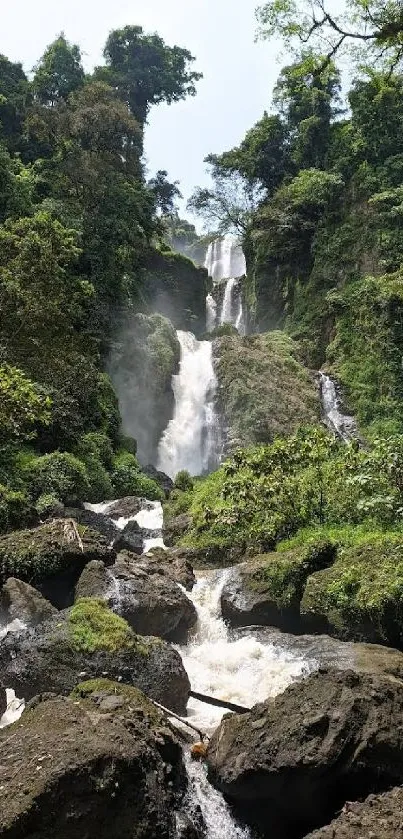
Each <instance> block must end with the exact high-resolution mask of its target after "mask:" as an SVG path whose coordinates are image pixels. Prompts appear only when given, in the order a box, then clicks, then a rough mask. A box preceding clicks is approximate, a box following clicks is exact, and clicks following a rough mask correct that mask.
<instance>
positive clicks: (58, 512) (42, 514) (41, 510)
mask: <svg viewBox="0 0 403 839" xmlns="http://www.w3.org/2000/svg"><path fill="white" fill-rule="evenodd" d="M35 509H36V511H37V513H38V515H39V518H40V519H41V521H45V519H49V518H59V517H60V516H62V515H63V512H64V507H63V504H62V503H61V501H59V499H58V498H57V497H56V495H52V494H49V495H41V496H40V497H39V498H38V500H37V502H36V504H35Z"/></svg>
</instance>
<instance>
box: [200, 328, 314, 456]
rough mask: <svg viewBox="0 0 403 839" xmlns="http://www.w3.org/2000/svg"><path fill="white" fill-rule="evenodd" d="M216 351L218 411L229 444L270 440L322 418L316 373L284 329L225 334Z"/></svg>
mask: <svg viewBox="0 0 403 839" xmlns="http://www.w3.org/2000/svg"><path fill="white" fill-rule="evenodd" d="M216 355H217V358H218V364H217V377H218V382H219V401H220V413H221V414H222V415H223V416H224V417H225V418H226V425H227V427H228V428H229V435H228V437H229V439H228V443H229V447H230V448H231V449H234V447H235V446H250V445H252V444H253V443H268V442H272V441H273V440H274V438H275V437H279V436H283V437H286V436H288V435H289V434H291V433H292V432H294V431H296V430H297V428H299V427H300V426H301V425H305V424H311V423H314V422H315V421H319V399H318V392H317V387H316V386H315V383H314V378H313V375H312V374H311V373H310V372H309V371H308V370H307V369H306V368H305V367H304V366H303V365H302V364H301V361H300V360H299V358H298V345H297V344H296V343H295V342H294V341H292V340H291V338H289V337H288V336H287V335H286V334H285V333H284V332H269V333H266V334H263V335H251V336H248V337H246V338H240V337H239V335H233V336H228V337H225V338H221V339H220V341H219V343H218V345H217V349H216Z"/></svg>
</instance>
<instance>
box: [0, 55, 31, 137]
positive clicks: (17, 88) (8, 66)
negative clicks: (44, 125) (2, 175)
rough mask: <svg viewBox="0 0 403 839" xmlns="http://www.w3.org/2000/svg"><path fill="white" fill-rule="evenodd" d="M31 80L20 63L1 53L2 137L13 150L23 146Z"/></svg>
mask: <svg viewBox="0 0 403 839" xmlns="http://www.w3.org/2000/svg"><path fill="white" fill-rule="evenodd" d="M29 98H30V94H29V82H28V79H27V77H26V75H25V73H24V71H23V69H22V65H21V64H19V63H13V62H12V61H9V60H8V58H6V56H5V55H0V137H1V139H3V141H4V142H5V143H6V144H7V147H8V148H9V149H10V150H11V151H16V150H18V149H19V148H20V146H21V140H22V137H21V135H22V123H23V119H24V115H25V109H26V106H27V104H28V102H29Z"/></svg>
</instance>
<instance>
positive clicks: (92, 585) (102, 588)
mask: <svg viewBox="0 0 403 839" xmlns="http://www.w3.org/2000/svg"><path fill="white" fill-rule="evenodd" d="M112 567H113V566H112ZM113 595H115V598H114V597H113ZM116 596H117V593H116V580H115V577H114V576H113V574H112V571H111V569H110V568H107V567H106V565H104V563H103V562H101V561H100V560H98V559H93V560H92V562H89V563H88V565H86V566H85V568H84V571H83V572H82V574H81V576H80V579H79V581H78V583H77V585H76V590H75V600H79V599H80V598H81V597H99V598H101V600H105V602H106V603H107V604H108V606H109V607H110V608H112V607H113V603H115V605H116Z"/></svg>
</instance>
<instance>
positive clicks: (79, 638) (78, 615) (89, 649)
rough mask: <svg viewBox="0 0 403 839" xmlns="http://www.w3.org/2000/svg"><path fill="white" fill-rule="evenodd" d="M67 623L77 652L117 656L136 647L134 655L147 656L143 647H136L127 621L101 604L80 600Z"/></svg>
mask: <svg viewBox="0 0 403 839" xmlns="http://www.w3.org/2000/svg"><path fill="white" fill-rule="evenodd" d="M69 623H70V631H71V640H72V644H73V647H74V649H75V650H77V652H82V653H94V652H96V651H97V650H106V651H108V652H117V650H122V649H131V648H132V647H136V650H137V652H144V654H146V646H145V645H142V644H139V643H138V641H137V636H136V635H135V633H134V632H133V630H132V629H131V627H130V626H129V624H128V623H127V621H125V620H124V619H123V618H121V617H120V616H119V615H115V614H114V613H113V612H112V611H111V610H110V609H108V607H107V606H106V604H105V603H104V601H103V600H98V599H97V598H95V597H82V598H81V599H80V600H78V601H77V603H76V604H75V605H74V606H73V607H72V609H71V611H70V615H69Z"/></svg>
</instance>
